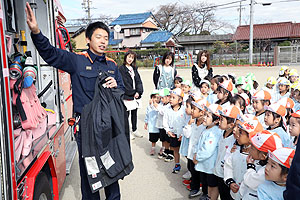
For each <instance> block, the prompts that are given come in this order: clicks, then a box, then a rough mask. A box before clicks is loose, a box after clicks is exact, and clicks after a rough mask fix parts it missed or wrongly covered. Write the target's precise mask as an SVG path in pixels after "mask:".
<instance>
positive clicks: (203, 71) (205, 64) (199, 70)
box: [192, 50, 213, 89]
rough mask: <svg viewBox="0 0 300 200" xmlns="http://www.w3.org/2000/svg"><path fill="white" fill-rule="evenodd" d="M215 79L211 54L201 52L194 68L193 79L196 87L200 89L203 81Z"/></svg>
mask: <svg viewBox="0 0 300 200" xmlns="http://www.w3.org/2000/svg"><path fill="white" fill-rule="evenodd" d="M212 77H213V69H212V68H211V66H210V59H209V52H208V51H206V50H204V51H200V52H199V53H198V56H197V62H196V63H195V64H194V65H193V67H192V79H193V84H194V86H196V87H198V88H199V89H200V83H201V81H202V80H203V79H205V80H208V81H210V79H211V78H212Z"/></svg>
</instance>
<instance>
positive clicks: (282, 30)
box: [232, 22, 300, 40]
mask: <svg viewBox="0 0 300 200" xmlns="http://www.w3.org/2000/svg"><path fill="white" fill-rule="evenodd" d="M249 32H250V26H249V25H243V26H239V27H238V28H237V30H236V32H235V34H234V35H233V38H232V39H233V40H249ZM296 36H297V37H299V36H300V23H298V24H294V23H292V22H279V23H267V24H254V26H253V39H272V38H289V37H296Z"/></svg>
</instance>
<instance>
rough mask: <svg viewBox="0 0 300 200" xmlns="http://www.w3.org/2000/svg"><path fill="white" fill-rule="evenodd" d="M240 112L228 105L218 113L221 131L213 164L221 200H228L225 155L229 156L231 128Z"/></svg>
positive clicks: (231, 139) (231, 137) (232, 142)
mask: <svg viewBox="0 0 300 200" xmlns="http://www.w3.org/2000/svg"><path fill="white" fill-rule="evenodd" d="M238 115H241V111H240V109H239V108H238V107H237V106H234V105H229V106H224V107H223V109H222V111H221V112H220V123H219V128H220V129H221V130H222V133H223V134H222V136H221V137H220V140H219V142H218V156H217V160H216V164H215V170H214V174H215V175H216V176H217V178H218V189H219V193H220V197H221V199H230V190H229V187H228V186H227V185H226V184H225V183H224V180H223V179H224V163H225V155H226V153H227V154H229V152H230V150H231V148H232V147H233V144H234V142H235V138H234V136H233V127H234V126H235V120H236V118H237V116H238Z"/></svg>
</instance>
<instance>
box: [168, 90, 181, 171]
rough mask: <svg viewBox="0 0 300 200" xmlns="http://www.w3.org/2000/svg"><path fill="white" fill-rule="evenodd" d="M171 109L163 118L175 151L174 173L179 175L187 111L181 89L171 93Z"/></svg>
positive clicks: (171, 145)
mask: <svg viewBox="0 0 300 200" xmlns="http://www.w3.org/2000/svg"><path fill="white" fill-rule="evenodd" d="M170 94H171V95H170V105H171V107H170V108H168V109H167V110H166V112H165V113H164V117H163V126H164V129H165V130H166V132H167V134H168V135H169V136H170V147H171V149H172V150H173V151H174V159H175V167H174V168H173V173H175V174H177V173H178V172H179V171H180V169H181V166H180V162H179V161H180V157H179V147H180V143H181V136H182V131H183V127H184V126H185V120H184V119H185V109H184V106H182V103H183V96H184V93H183V91H182V90H181V89H180V88H175V89H174V90H172V91H171V92H170Z"/></svg>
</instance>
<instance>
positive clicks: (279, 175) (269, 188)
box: [257, 148, 295, 200]
mask: <svg viewBox="0 0 300 200" xmlns="http://www.w3.org/2000/svg"><path fill="white" fill-rule="evenodd" d="M294 155H295V150H294V149H291V148H279V149H276V150H275V151H273V152H269V159H268V163H267V165H266V169H265V179H266V180H265V182H263V183H262V184H260V185H259V186H258V188H257V196H258V199H268V200H280V199H282V200H283V191H284V190H285V189H286V180H287V176H288V173H289V169H290V167H291V163H292V160H293V158H294Z"/></svg>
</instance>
